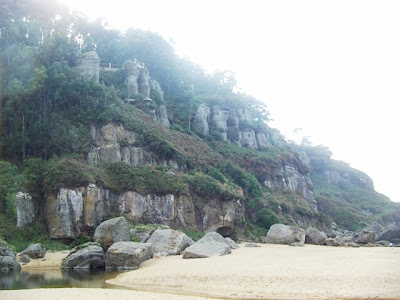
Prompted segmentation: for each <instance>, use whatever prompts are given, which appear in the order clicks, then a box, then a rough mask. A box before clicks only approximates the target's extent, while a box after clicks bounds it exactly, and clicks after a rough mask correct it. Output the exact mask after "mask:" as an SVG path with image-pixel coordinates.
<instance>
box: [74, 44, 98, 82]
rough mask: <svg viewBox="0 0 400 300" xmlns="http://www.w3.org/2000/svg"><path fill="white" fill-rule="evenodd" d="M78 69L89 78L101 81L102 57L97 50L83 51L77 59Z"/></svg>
mask: <svg viewBox="0 0 400 300" xmlns="http://www.w3.org/2000/svg"><path fill="white" fill-rule="evenodd" d="M76 69H77V70H78V72H79V73H80V74H81V75H82V76H84V77H86V78H87V79H90V80H94V81H95V82H99V75H100V58H99V56H98V55H97V53H96V51H90V52H85V53H82V54H81V55H80V56H79V57H78V59H77V61H76Z"/></svg>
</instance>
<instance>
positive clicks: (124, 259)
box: [106, 242, 153, 270]
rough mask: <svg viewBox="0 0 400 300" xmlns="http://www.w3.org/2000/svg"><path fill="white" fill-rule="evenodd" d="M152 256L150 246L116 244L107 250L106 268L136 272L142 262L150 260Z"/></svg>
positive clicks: (129, 243) (133, 243) (143, 244)
mask: <svg viewBox="0 0 400 300" xmlns="http://www.w3.org/2000/svg"><path fill="white" fill-rule="evenodd" d="M152 256H153V255H152V247H151V245H150V244H146V243H135V242H117V243H115V244H113V245H112V246H111V247H110V248H108V250H107V253H106V268H107V269H118V270H136V269H137V268H139V265H140V264H141V263H142V262H144V261H145V260H148V259H150V258H152Z"/></svg>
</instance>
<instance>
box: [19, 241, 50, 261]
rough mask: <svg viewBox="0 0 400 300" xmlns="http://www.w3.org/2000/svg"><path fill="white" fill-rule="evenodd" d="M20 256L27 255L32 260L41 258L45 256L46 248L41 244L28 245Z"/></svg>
mask: <svg viewBox="0 0 400 300" xmlns="http://www.w3.org/2000/svg"><path fill="white" fill-rule="evenodd" d="M21 254H22V255H24V254H25V255H28V256H29V257H30V258H33V259H38V258H43V257H44V256H45V255H46V248H45V247H44V245H43V244H41V243H37V244H33V245H29V246H28V247H27V248H26V249H25V250H24V251H22V252H21Z"/></svg>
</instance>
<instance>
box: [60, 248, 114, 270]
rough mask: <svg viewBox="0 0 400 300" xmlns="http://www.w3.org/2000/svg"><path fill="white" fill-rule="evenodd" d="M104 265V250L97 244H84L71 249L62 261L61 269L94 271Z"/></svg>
mask: <svg viewBox="0 0 400 300" xmlns="http://www.w3.org/2000/svg"><path fill="white" fill-rule="evenodd" d="M105 265H106V260H105V255H104V250H103V248H102V247H101V246H100V244H99V243H90V242H89V243H85V244H82V245H79V246H76V247H75V248H72V249H71V251H70V252H69V254H68V256H67V257H66V258H64V259H63V261H62V263H61V269H96V268H104V267H105Z"/></svg>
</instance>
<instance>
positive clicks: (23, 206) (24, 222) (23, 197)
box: [15, 192, 36, 227]
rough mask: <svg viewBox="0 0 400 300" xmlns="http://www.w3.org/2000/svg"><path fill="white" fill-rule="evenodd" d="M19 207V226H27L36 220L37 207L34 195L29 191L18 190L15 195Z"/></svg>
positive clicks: (16, 204)
mask: <svg viewBox="0 0 400 300" xmlns="http://www.w3.org/2000/svg"><path fill="white" fill-rule="evenodd" d="M15 207H16V209H17V227H27V226H30V225H32V224H33V223H34V222H35V220H36V208H35V203H34V201H33V199H32V196H31V195H29V194H28V193H23V192H18V193H17V194H16V195H15Z"/></svg>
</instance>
